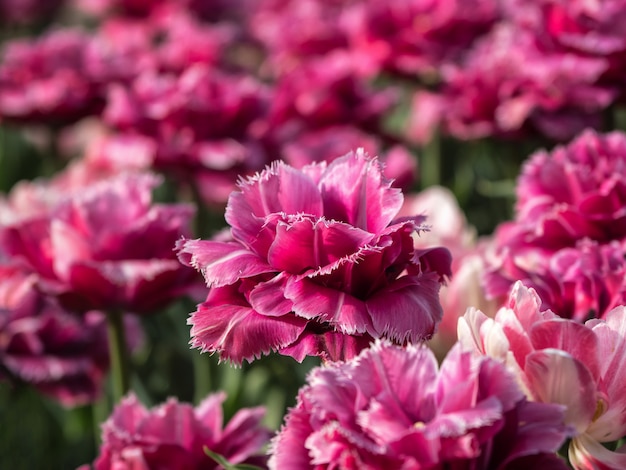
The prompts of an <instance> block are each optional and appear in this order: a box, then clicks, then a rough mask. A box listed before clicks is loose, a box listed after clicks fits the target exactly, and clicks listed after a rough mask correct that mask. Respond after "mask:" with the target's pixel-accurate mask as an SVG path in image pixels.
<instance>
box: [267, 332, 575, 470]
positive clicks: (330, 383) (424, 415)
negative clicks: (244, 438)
mask: <svg viewBox="0 0 626 470" xmlns="http://www.w3.org/2000/svg"><path fill="white" fill-rule="evenodd" d="M307 382H308V383H307V385H306V386H305V387H304V388H303V389H301V390H300V393H299V395H298V402H297V404H296V406H295V407H294V408H292V409H291V410H290V411H289V413H288V414H287V417H286V420H285V424H284V426H283V428H282V429H281V431H280V432H279V434H278V435H277V436H276V437H275V438H274V440H273V441H272V445H271V448H270V452H271V454H272V455H271V457H270V468H273V469H291V468H293V469H296V468H297V469H303V470H304V469H318V470H321V469H331V468H342V469H355V470H356V469H368V470H377V469H380V470H382V469H391V468H394V469H406V470H408V469H415V468H429V469H446V468H454V469H463V470H465V469H467V470H469V469H475V468H489V469H505V468H507V469H508V468H524V467H523V465H527V466H529V467H528V468H542V469H543V468H545V469H565V468H567V466H566V465H565V463H564V462H563V461H562V460H560V459H559V458H557V457H556V455H555V452H556V450H557V449H558V448H559V446H560V445H561V443H562V442H563V441H564V439H565V437H566V436H565V431H566V428H565V426H564V425H563V424H562V423H563V412H562V407H559V406H555V405H547V404H539V403H531V402H528V401H526V399H525V398H524V394H523V392H522V391H521V389H520V388H519V386H518V384H517V383H516V382H515V378H514V376H513V374H511V373H509V372H508V371H507V370H506V368H505V367H504V366H503V365H502V364H500V363H499V362H498V361H496V360H493V359H490V358H485V357H480V356H478V355H474V354H471V353H468V352H462V351H461V349H460V348H459V347H456V348H454V349H453V350H452V351H451V352H450V353H449V354H448V356H447V357H446V359H445V360H444V362H443V363H442V365H441V368H440V369H439V370H438V367H437V361H436V359H435V356H434V354H433V353H432V352H431V351H430V350H429V349H428V348H426V347H424V346H416V345H409V346H408V347H406V348H402V347H398V346H394V345H391V344H389V343H386V342H377V343H376V344H375V345H373V346H372V347H371V348H370V349H366V350H365V351H363V352H362V353H361V354H360V355H359V356H358V357H357V358H356V359H354V360H352V361H349V362H346V363H333V364H330V365H327V366H326V367H321V368H317V369H315V370H313V371H312V372H311V373H310V375H309V377H308V380H307ZM518 466H519V467H518Z"/></svg>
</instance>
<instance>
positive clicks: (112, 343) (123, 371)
mask: <svg viewBox="0 0 626 470" xmlns="http://www.w3.org/2000/svg"><path fill="white" fill-rule="evenodd" d="M123 317H124V315H123V313H122V312H121V311H120V310H113V311H111V312H109V314H108V315H107V325H108V330H109V331H108V332H109V355H110V357H111V375H112V379H113V402H114V403H118V402H119V401H120V400H121V399H122V397H123V396H124V395H125V394H126V392H128V390H129V389H130V364H129V357H128V351H127V348H126V334H125V331H124V318H123Z"/></svg>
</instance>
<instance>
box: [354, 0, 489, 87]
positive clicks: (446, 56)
mask: <svg viewBox="0 0 626 470" xmlns="http://www.w3.org/2000/svg"><path fill="white" fill-rule="evenodd" d="M498 17H499V11H498V2H497V1H495V0H469V1H458V0H445V1H433V0H409V1H404V2H387V1H381V0H369V1H365V2H360V3H359V5H358V7H357V8H354V9H353V12H351V14H350V16H349V18H348V19H347V20H346V21H345V23H347V26H346V27H345V29H346V30H347V33H346V34H347V36H348V38H349V39H348V41H349V44H350V45H349V47H350V49H351V51H352V52H353V53H354V54H355V56H356V58H355V61H359V62H362V64H361V65H360V66H361V67H363V68H365V69H366V70H370V72H380V71H391V72H395V73H400V74H403V75H408V76H413V75H414V74H416V73H417V74H420V75H422V76H424V77H428V76H433V75H435V76H436V74H437V73H438V70H439V68H440V67H441V64H442V63H443V62H446V61H450V60H456V59H458V58H459V56H460V55H461V54H462V53H464V52H465V51H466V50H467V49H468V48H469V47H470V46H471V44H472V43H473V41H474V40H475V39H476V38H478V37H480V36H482V35H484V34H485V33H487V32H488V31H489V29H490V28H491V26H492V25H493V24H494V23H495V22H496V20H497V19H498ZM365 64H367V65H365Z"/></svg>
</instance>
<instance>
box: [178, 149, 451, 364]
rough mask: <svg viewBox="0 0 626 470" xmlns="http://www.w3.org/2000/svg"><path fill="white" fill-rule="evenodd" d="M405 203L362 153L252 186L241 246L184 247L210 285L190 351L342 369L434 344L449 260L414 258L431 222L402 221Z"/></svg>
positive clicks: (243, 192) (425, 253)
mask: <svg viewBox="0 0 626 470" xmlns="http://www.w3.org/2000/svg"><path fill="white" fill-rule="evenodd" d="M402 199H403V198H402V194H401V192H400V190H398V189H394V188H392V187H391V185H390V182H389V181H386V180H385V179H384V178H383V177H382V175H381V168H380V166H379V164H378V162H377V161H376V159H372V158H370V157H368V156H367V155H366V154H364V153H363V152H362V151H358V152H356V153H355V154H354V153H351V154H348V155H345V156H344V157H341V158H338V159H336V160H335V161H333V162H332V163H331V164H329V165H326V164H324V163H322V164H317V165H310V166H306V167H304V168H303V169H301V170H296V169H294V168H291V167H289V166H287V165H286V164H284V163H276V164H274V165H272V166H271V167H269V168H267V169H266V170H265V171H263V172H262V173H260V174H258V175H256V176H255V177H252V178H249V179H247V180H245V181H242V182H241V184H240V189H239V191H236V192H234V193H233V194H231V196H230V198H229V202H228V206H227V208H226V221H227V222H228V223H229V225H230V226H231V235H232V241H229V242H225V241H204V240H186V241H181V242H180V243H179V245H178V251H179V257H180V259H181V261H182V262H184V263H186V264H190V265H192V266H194V267H195V268H196V269H198V270H199V271H201V272H202V274H203V275H204V277H205V279H206V282H207V285H208V286H209V287H211V290H210V292H209V296H208V298H207V302H206V303H205V304H202V305H200V307H199V308H198V311H197V312H195V313H194V314H193V316H192V317H191V319H190V323H191V324H192V325H193V327H192V330H191V334H192V337H193V339H192V344H193V345H194V346H196V347H199V348H201V349H202V350H206V351H218V352H219V353H220V356H221V357H222V358H226V359H229V360H232V361H234V362H236V363H240V362H241V361H242V360H243V359H247V360H252V359H254V358H256V357H259V356H260V355H261V354H264V353H268V352H269V351H271V350H278V351H280V352H281V353H283V354H288V355H291V356H293V357H295V358H297V359H298V360H301V359H302V358H303V357H304V356H305V355H307V354H309V355H321V356H324V357H326V358H328V359H331V360H336V359H339V358H342V357H351V356H353V355H355V354H356V353H358V351H359V350H360V349H362V347H364V346H366V345H367V344H368V342H369V340H370V339H371V338H372V337H374V338H377V337H386V338H389V339H391V340H393V341H396V342H399V343H404V342H405V341H410V342H415V341H418V340H421V339H424V338H427V337H429V336H430V335H432V333H433V332H434V329H435V326H436V324H437V323H438V322H439V320H440V318H441V306H440V305H439V301H438V297H437V293H438V291H439V287H440V284H441V282H442V281H443V277H444V276H445V275H448V274H449V267H450V255H449V252H448V251H447V250H446V249H444V248H428V249H423V250H415V249H414V247H413V239H412V234H413V233H414V232H416V231H421V230H423V229H424V225H423V224H422V222H423V219H424V218H423V217H412V218H404V219H395V217H396V215H397V213H398V210H399V209H400V207H401V206H402Z"/></svg>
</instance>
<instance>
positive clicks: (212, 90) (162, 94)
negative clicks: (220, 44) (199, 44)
mask: <svg viewBox="0 0 626 470" xmlns="http://www.w3.org/2000/svg"><path fill="white" fill-rule="evenodd" d="M269 97H270V95H269V90H268V89H267V87H265V86H264V85H262V84H261V83H260V82H258V81H257V80H255V79H254V78H253V77H251V76H243V75H232V74H229V73H225V72H221V71H220V70H217V69H214V68H212V67H209V66H208V65H205V64H194V65H192V66H190V67H189V68H187V69H185V71H184V72H183V73H181V74H178V75H177V74H175V73H154V72H152V71H148V72H146V73H143V74H141V75H140V76H139V77H137V79H136V80H134V81H133V83H132V84H131V85H130V86H128V87H127V86H121V85H119V86H114V87H111V88H110V94H109V101H108V104H107V108H106V110H105V112H104V120H105V121H106V122H107V123H108V124H109V125H111V126H113V127H114V128H115V129H116V130H117V131H118V132H120V133H121V134H123V135H124V136H125V138H134V137H136V136H140V137H141V138H145V139H149V140H151V141H152V142H153V148H154V150H155V154H154V157H153V161H154V163H153V165H154V166H153V168H154V169H157V170H162V171H165V172H167V173H168V174H173V175H174V176H177V177H179V178H181V179H182V180H184V181H187V182H188V181H189V180H192V181H193V180H194V179H196V178H198V179H201V180H202V181H203V182H204V183H206V184H204V185H200V187H202V186H205V187H206V186H216V187H217V188H220V187H222V186H224V185H227V190H226V191H227V192H226V194H228V193H229V192H230V191H232V189H233V188H234V186H235V182H236V180H237V176H238V175H240V174H244V175H245V174H250V173H252V172H254V171H257V170H260V169H261V168H263V166H264V165H265V164H266V163H268V160H267V156H266V152H265V149H264V148H263V147H262V146H261V145H260V143H259V139H260V136H259V134H260V133H261V131H259V130H258V127H259V126H258V124H259V123H261V121H263V120H264V119H265V117H266V114H267V108H268V105H269ZM128 136H130V137H128ZM213 179H214V180H215V183H211V181H212V180H213ZM223 193H224V191H221V192H220V191H216V194H215V195H213V196H212V195H211V194H210V191H207V194H206V199H207V200H208V201H211V202H221V203H223V202H224V199H220V195H221V194H223ZM211 196H212V197H211Z"/></svg>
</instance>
